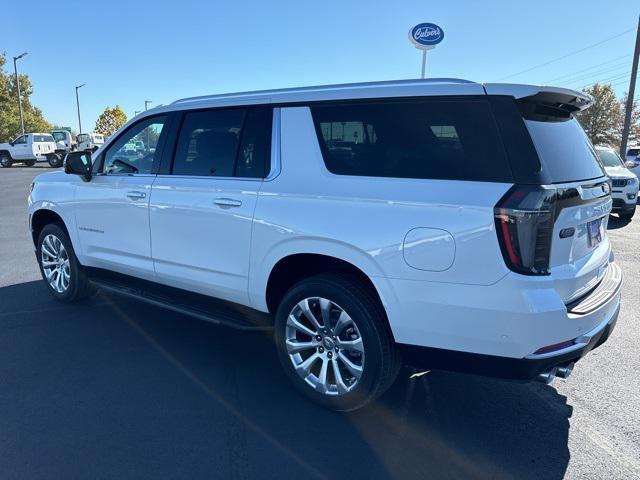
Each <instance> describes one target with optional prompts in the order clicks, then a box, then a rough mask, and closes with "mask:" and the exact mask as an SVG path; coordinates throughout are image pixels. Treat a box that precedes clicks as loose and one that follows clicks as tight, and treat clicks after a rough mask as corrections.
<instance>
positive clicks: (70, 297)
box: [36, 223, 94, 302]
mask: <svg viewBox="0 0 640 480" xmlns="http://www.w3.org/2000/svg"><path fill="white" fill-rule="evenodd" d="M48 235H54V236H55V237H57V238H58V239H59V240H60V241H61V242H62V245H63V246H64V249H65V250H66V252H67V256H68V259H69V271H70V280H69V285H68V288H67V289H66V290H65V291H63V292H58V291H56V290H55V289H54V288H53V287H52V286H51V285H50V284H49V281H48V280H47V278H46V274H45V272H44V269H43V265H42V248H43V246H42V244H43V242H44V239H45V238H46V237H47V236H48ZM36 257H37V259H38V265H39V267H40V273H41V274H42V278H43V280H44V281H45V284H46V285H47V290H49V292H50V293H51V294H52V295H53V296H54V297H55V298H56V299H58V300H60V301H62V302H74V301H76V300H81V299H83V298H86V297H88V296H90V295H92V294H93V293H94V288H93V285H92V284H91V283H90V282H89V280H88V278H87V276H86V274H85V272H84V269H83V268H82V265H80V263H79V262H78V259H77V258H76V254H75V252H74V250H73V246H72V245H71V241H70V240H69V237H68V235H67V233H66V231H65V230H64V228H62V226H60V225H59V224H57V223H50V224H48V225H46V226H45V227H44V228H43V229H42V231H41V232H40V235H38V247H37V249H36Z"/></svg>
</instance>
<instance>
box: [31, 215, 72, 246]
mask: <svg viewBox="0 0 640 480" xmlns="http://www.w3.org/2000/svg"><path fill="white" fill-rule="evenodd" d="M51 223H57V224H59V225H60V226H61V228H62V229H63V230H64V231H65V233H66V234H67V237H69V239H71V235H69V230H68V229H67V225H66V223H65V221H64V219H63V218H62V216H61V215H60V214H58V213H57V212H55V211H53V210H50V209H47V208H40V209H38V210H36V211H35V212H33V214H32V215H31V239H32V240H33V245H34V246H35V247H36V248H37V247H38V237H39V236H40V232H42V229H43V228H44V227H45V226H47V225H49V224H51ZM72 243H73V242H72Z"/></svg>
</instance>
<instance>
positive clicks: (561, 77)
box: [545, 55, 630, 83]
mask: <svg viewBox="0 0 640 480" xmlns="http://www.w3.org/2000/svg"><path fill="white" fill-rule="evenodd" d="M627 57H630V55H621V56H619V57H616V58H612V59H610V60H607V61H606V62H601V63H597V64H595V65H591V66H590V67H587V68H583V69H582V70H576V71H575V72H571V73H566V74H564V75H560V76H559V77H555V78H552V79H551V80H546V81H545V83H550V82H555V81H557V80H561V79H564V78H566V77H573V76H574V75H577V74H578V73H582V72H586V71H587V70H592V69H594V68H598V67H602V66H604V65H606V64H608V63H612V62H615V61H617V60H620V59H622V58H627Z"/></svg>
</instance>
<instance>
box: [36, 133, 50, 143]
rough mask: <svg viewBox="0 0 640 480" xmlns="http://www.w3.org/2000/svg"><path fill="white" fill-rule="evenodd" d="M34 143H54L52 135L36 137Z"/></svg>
mask: <svg viewBox="0 0 640 480" xmlns="http://www.w3.org/2000/svg"><path fill="white" fill-rule="evenodd" d="M33 141H34V142H35V143H38V142H53V137H52V136H51V135H34V136H33Z"/></svg>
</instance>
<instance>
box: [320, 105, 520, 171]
mask: <svg viewBox="0 0 640 480" xmlns="http://www.w3.org/2000/svg"><path fill="white" fill-rule="evenodd" d="M310 108H311V113H312V115H313V119H314V122H315V126H316V131H317V133H318V139H319V142H320V146H321V149H322V153H323V158H324V161H325V165H326V167H327V169H328V170H329V171H330V172H332V173H334V174H338V175H356V176H370V177H395V178H420V179H449V180H474V181H488V182H507V183H509V182H512V180H513V175H512V174H511V170H510V166H509V163H508V160H507V158H506V154H505V152H504V149H503V147H502V143H501V140H500V136H499V134H498V131H497V127H496V124H495V121H494V119H493V115H492V113H491V109H490V106H489V103H488V101H486V100H480V99H478V100H466V99H465V100H457V99H451V100H447V99H418V100H415V99H412V100H407V99H399V100H385V101H371V102H353V103H339V104H319V105H312V106H311V107H310Z"/></svg>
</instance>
